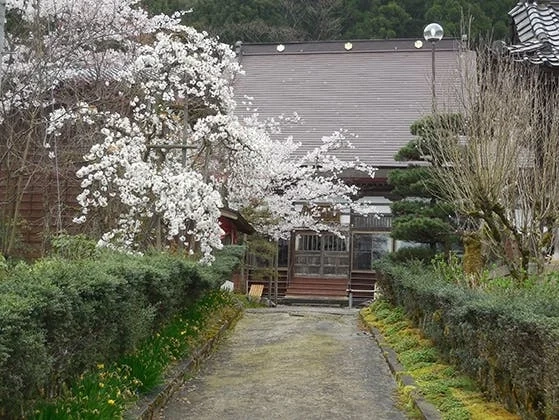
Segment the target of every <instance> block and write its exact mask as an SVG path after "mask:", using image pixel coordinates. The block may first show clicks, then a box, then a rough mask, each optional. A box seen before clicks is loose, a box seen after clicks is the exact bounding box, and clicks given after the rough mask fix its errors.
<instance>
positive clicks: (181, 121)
mask: <svg viewBox="0 0 559 420" xmlns="http://www.w3.org/2000/svg"><path fill="white" fill-rule="evenodd" d="M8 5H9V7H10V8H12V9H13V8H17V9H19V10H20V13H21V15H22V17H23V19H24V20H28V21H30V22H31V21H33V22H44V23H45V24H47V25H48V27H47V28H45V30H44V31H40V32H39V34H38V35H37V37H38V38H35V39H31V38H32V37H30V39H20V38H18V37H17V36H12V35H9V36H8V45H9V48H10V51H9V54H7V55H6V56H8V55H9V56H10V60H9V61H8V60H5V61H4V63H5V65H6V66H5V69H6V70H5V72H4V74H3V83H4V86H5V89H4V91H3V95H2V97H1V98H0V101H1V103H0V110H1V111H0V118H4V117H5V116H6V115H8V114H9V113H10V112H12V111H13V110H21V109H32V108H33V107H38V108H43V109H46V110H49V112H50V114H49V116H48V123H47V127H46V139H45V141H44V145H45V147H48V146H49V144H50V140H53V138H55V137H60V136H68V133H71V136H72V137H71V138H72V141H74V142H75V143H76V144H89V145H91V148H90V150H89V153H87V155H86V156H84V160H85V165H84V166H83V167H82V168H81V169H80V170H79V171H78V172H77V175H78V176H79V177H80V178H81V179H82V183H81V187H82V192H81V194H80V195H79V196H78V202H79V204H80V205H81V206H82V213H81V215H80V216H79V217H77V218H76V219H75V221H76V222H78V223H83V222H85V221H86V220H87V219H88V218H89V217H90V216H91V214H92V212H97V211H99V209H103V208H111V209H112V210H113V213H114V210H117V211H116V214H118V216H117V217H116V218H115V220H114V221H113V223H112V224H111V226H110V229H109V230H108V231H107V232H106V233H105V234H104V235H103V237H102V238H101V240H100V241H99V243H100V245H104V246H111V247H117V248H124V249H128V250H134V251H142V249H143V248H144V247H145V246H146V245H147V244H153V243H154V242H156V240H157V239H161V238H159V236H163V238H167V239H169V240H172V241H176V242H182V243H184V244H186V245H187V246H191V245H192V243H193V242H196V243H197V244H198V246H199V247H200V250H201V253H202V259H203V260H204V261H211V259H212V256H211V253H212V249H215V248H219V247H221V241H220V237H221V235H222V233H223V232H222V230H221V228H220V226H219V223H218V218H219V215H220V211H219V208H220V207H221V206H223V205H224V203H226V204H227V205H229V206H231V207H234V208H237V209H240V210H245V211H249V210H250V212H251V214H254V215H258V216H254V217H253V222H254V224H255V225H256V228H257V229H259V230H260V231H261V232H262V233H266V234H269V235H271V236H272V237H275V238H280V237H286V236H287V235H288V233H289V232H290V231H291V230H292V229H293V228H295V227H308V228H311V229H315V230H321V229H329V230H335V229H336V227H335V226H332V225H330V224H326V223H323V222H321V220H320V217H319V215H320V211H321V208H322V207H321V206H320V205H321V204H323V203H327V202H333V201H335V202H337V203H343V205H349V203H351V196H352V195H354V194H355V193H356V189H355V187H353V186H348V185H346V184H345V183H344V182H343V180H342V179H341V174H342V173H343V171H344V170H346V169H349V168H358V167H359V166H360V165H359V163H358V162H357V163H355V162H343V161H341V160H339V159H337V158H336V157H335V152H336V150H339V149H340V148H343V147H350V143H349V141H348V140H347V137H348V133H346V132H343V131H340V132H336V133H334V134H333V135H332V136H330V137H327V138H324V139H323V145H322V146H321V147H320V148H318V149H317V150H314V151H311V152H310V153H308V154H307V155H306V156H304V157H303V158H301V157H296V156H297V153H298V149H299V148H300V144H299V143H297V142H295V141H293V139H291V138H287V139H284V140H282V141H279V140H273V139H272V137H271V134H277V133H279V132H280V129H281V125H280V124H281V123H284V122H285V121H288V122H292V121H293V120H294V119H296V117H295V118H294V119H291V118H286V117H283V116H282V117H279V118H278V120H277V121H264V122H260V121H258V118H257V116H256V115H255V116H253V117H251V118H248V119H245V120H242V121H241V120H239V119H238V118H237V117H236V116H235V113H234V112H235V106H236V104H235V101H234V99H233V91H232V84H231V81H232V80H233V78H234V77H235V76H237V75H239V74H241V73H242V70H241V68H240V65H239V63H238V61H237V60H236V58H235V56H234V53H233V52H232V50H231V48H230V47H228V46H226V45H224V44H221V43H219V42H218V41H217V40H215V39H212V38H210V37H208V36H207V34H205V33H199V32H197V31H196V30H194V29H192V28H189V27H186V26H183V25H181V24H180V17H181V14H180V13H179V14H176V15H174V16H164V15H159V16H153V17H150V16H148V14H147V13H146V12H145V11H144V10H142V9H141V7H139V6H138V1H137V0H118V1H117V0H42V1H41V2H27V1H16V0H12V1H8ZM37 17H40V18H41V19H39V20H37V19H36V18H37ZM37 46H40V47H39V48H38V47H37ZM45 51H48V54H45ZM94 87H95V88H96V89H99V88H101V89H104V90H105V93H104V94H103V95H102V96H97V95H96V94H93V93H92V92H93V90H92V89H93V88H94ZM68 90H69V91H70V93H71V95H64V93H65V92H67V91H68ZM95 92H98V91H95ZM275 138H277V137H275ZM52 153H54V152H52ZM317 165H320V170H318V169H317ZM359 169H363V170H365V171H366V172H368V173H370V174H371V175H372V174H373V172H374V170H372V169H371V168H366V167H363V168H359ZM301 201H305V202H306V203H307V207H308V211H307V212H304V213H301V211H300V209H299V208H297V206H295V203H296V202H301ZM340 205H342V204H340Z"/></svg>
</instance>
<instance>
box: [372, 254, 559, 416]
mask: <svg viewBox="0 0 559 420" xmlns="http://www.w3.org/2000/svg"><path fill="white" fill-rule="evenodd" d="M375 268H376V269H377V273H378V281H379V284H380V286H381V288H382V290H383V294H384V296H386V297H387V298H388V299H389V300H390V301H391V302H392V303H393V304H396V305H398V306H401V307H403V308H404V309H405V311H406V313H407V314H408V315H409V316H410V317H411V318H412V319H413V320H414V322H415V323H416V324H417V325H418V326H420V327H421V328H422V330H423V331H424V333H425V334H426V335H427V336H428V337H429V338H431V339H432V340H433V341H434V342H435V344H436V345H437V347H438V349H439V350H440V351H441V353H442V354H443V355H444V356H445V357H446V358H447V359H448V360H449V361H451V362H452V363H455V364H457V365H459V366H460V367H461V368H462V369H463V370H465V371H466V372H467V373H468V374H470V375H471V376H472V377H473V378H475V379H477V381H478V382H479V383H480V385H481V386H482V387H483V388H484V389H485V391H486V392H487V393H488V394H489V395H490V396H491V397H492V398H494V399H497V400H500V401H501V402H503V403H504V404H505V405H506V406H507V407H509V408H510V409H512V410H515V411H517V412H518V413H520V414H521V415H522V417H523V418H529V419H531V418H537V419H552V418H559V382H558V381H557V378H558V377H559V351H558V348H559V302H557V299H556V297H557V294H556V293H555V294H554V295H551V296H549V295H548V294H544V293H541V292H538V291H537V290H538V289H537V287H536V286H534V287H535V288H534V289H532V290H531V291H530V292H528V291H527V290H522V289H521V290H512V289H507V290H501V291H499V292H498V293H488V292H485V291H482V290H472V289H467V288H463V287H460V286H458V285H456V284H451V283H449V282H447V281H445V280H444V279H442V278H441V277H440V276H438V275H435V274H434V272H433V271H431V270H429V269H426V268H425V266H422V265H420V264H417V263H416V264H408V265H393V264H392V263H390V262H388V261H383V262H381V263H378V264H376V267H375Z"/></svg>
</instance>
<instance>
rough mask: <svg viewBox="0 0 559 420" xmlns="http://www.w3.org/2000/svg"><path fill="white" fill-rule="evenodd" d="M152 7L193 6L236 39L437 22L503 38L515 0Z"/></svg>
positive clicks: (413, 27) (400, 33) (157, 1)
mask: <svg viewBox="0 0 559 420" xmlns="http://www.w3.org/2000/svg"><path fill="white" fill-rule="evenodd" d="M144 3H145V4H146V6H147V7H149V8H150V10H152V11H165V12H172V11H175V10H179V9H189V8H192V10H193V12H192V13H191V14H190V15H187V17H186V21H187V22H188V24H192V25H193V26H194V27H196V28H198V29H199V30H207V31H209V32H210V33H212V34H215V35H219V36H220V38H221V39H222V40H223V41H225V42H228V43H234V42H235V41H237V40H242V41H250V42H278V41H293V40H320V39H346V38H354V39H367V38H377V39H379V38H417V37H421V35H422V33H423V28H424V27H425V24H426V23H429V22H431V21H434V22H439V23H440V24H442V26H443V27H444V28H445V34H446V36H453V37H460V36H461V35H462V34H463V33H468V32H469V35H470V36H471V37H472V38H478V37H483V38H485V39H488V38H493V39H503V38H505V37H506V36H508V35H509V29H508V28H509V27H508V16H507V12H508V11H509V10H510V9H512V7H513V6H514V5H515V3H516V1H514V0H495V1H490V2H487V1H481V0H452V1H442V0H435V1H430V2H425V1H420V0H400V1H394V0H312V1H306V2H300V1H297V0H281V1H271V0H250V1H241V0H235V1H227V2H225V3H224V2H223V1H219V0H150V1H144Z"/></svg>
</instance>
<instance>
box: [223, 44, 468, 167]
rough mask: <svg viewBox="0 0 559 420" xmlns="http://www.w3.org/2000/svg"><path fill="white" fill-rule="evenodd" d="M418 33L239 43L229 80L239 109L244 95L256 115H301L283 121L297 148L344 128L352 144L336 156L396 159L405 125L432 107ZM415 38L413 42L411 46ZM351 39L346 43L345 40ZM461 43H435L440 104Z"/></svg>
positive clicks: (447, 98) (386, 163)
mask: <svg viewBox="0 0 559 420" xmlns="http://www.w3.org/2000/svg"><path fill="white" fill-rule="evenodd" d="M416 42H417V40H416V39H399V40H369V41H351V42H350V43H348V42H346V41H328V42H293V43H285V44H244V45H242V48H241V49H240V61H241V64H242V66H243V69H244V70H245V72H246V74H245V75H244V76H239V77H238V78H237V79H236V80H235V84H234V89H235V96H236V100H237V103H238V104H239V105H238V111H237V112H238V113H240V114H241V115H243V114H248V113H249V111H247V110H243V109H241V108H242V106H241V104H242V102H243V101H244V100H245V99H244V96H248V97H250V98H252V99H251V102H252V105H251V108H257V112H258V113H259V114H260V117H263V118H268V117H277V116H279V115H281V114H284V115H286V116H289V115H292V114H293V113H294V112H295V113H297V114H298V115H299V117H301V122H300V123H299V124H297V125H292V126H288V127H286V128H284V129H283V133H282V135H284V136H287V135H293V137H294V139H295V140H298V141H301V142H302V144H303V146H302V148H301V150H302V151H303V152H304V151H308V150H312V149H313V148H315V147H317V146H319V145H320V144H321V139H322V137H323V136H327V135H330V134H331V133H332V132H334V131H336V130H339V129H342V128H343V129H347V130H349V131H350V132H351V133H354V134H356V135H357V136H358V138H356V139H351V142H352V143H353V144H354V146H355V149H354V150H349V151H346V152H344V153H339V155H338V157H340V158H342V159H346V160H353V159H355V157H356V156H359V158H360V160H361V161H363V162H366V163H369V164H373V165H375V166H377V167H392V166H402V165H403V163H402V162H395V161H394V159H393V157H394V155H395V153H396V152H397V151H398V150H399V149H400V148H401V147H402V146H404V145H405V144H406V143H407V142H408V141H409V140H411V139H412V135H411V134H410V130H409V129H410V125H411V124H412V123H413V122H414V121H415V120H417V119H418V118H421V117H422V116H425V115H427V114H430V113H431V108H432V106H431V105H432V95H431V69H432V67H431V58H432V50H431V45H430V44H428V43H426V42H424V41H423V40H421V45H420V43H419V42H417V43H416ZM416 45H417V46H416ZM350 47H351V48H350ZM472 54H473V53H463V52H462V53H461V52H460V44H459V42H458V41H456V40H453V39H443V40H442V41H440V42H439V43H437V44H436V54H435V58H436V81H437V83H436V92H437V104H438V109H439V110H441V111H442V110H446V109H448V108H449V107H450V108H454V109H456V105H455V104H456V93H457V92H458V91H459V89H460V83H459V80H460V72H459V71H458V69H459V67H460V65H461V59H460V58H461V57H465V56H466V57H472Z"/></svg>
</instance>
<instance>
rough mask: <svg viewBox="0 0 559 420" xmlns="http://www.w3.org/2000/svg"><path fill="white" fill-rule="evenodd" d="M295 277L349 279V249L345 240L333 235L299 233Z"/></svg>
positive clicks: (296, 243) (295, 257)
mask: <svg viewBox="0 0 559 420" xmlns="http://www.w3.org/2000/svg"><path fill="white" fill-rule="evenodd" d="M294 261H295V264H294V275H295V277H320V278H328V277H331V278H347V277H348V274H349V249H348V246H347V242H346V240H345V238H340V237H338V236H336V235H334V234H332V233H316V232H297V233H296V234H295V250H294Z"/></svg>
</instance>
